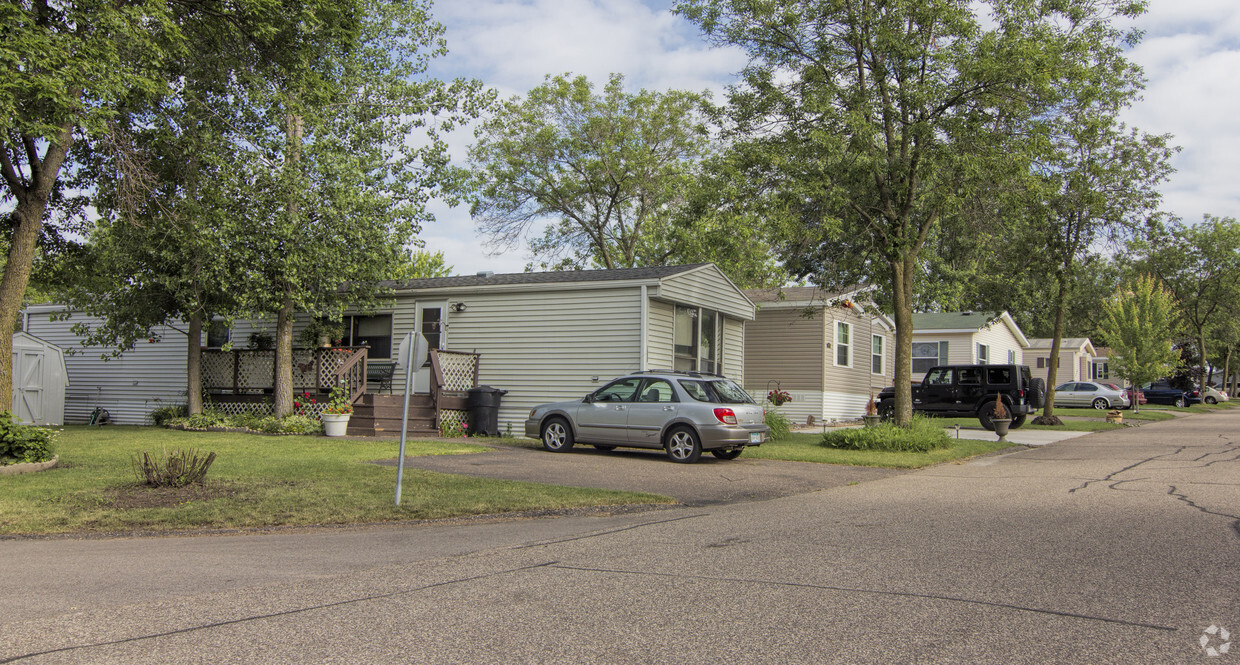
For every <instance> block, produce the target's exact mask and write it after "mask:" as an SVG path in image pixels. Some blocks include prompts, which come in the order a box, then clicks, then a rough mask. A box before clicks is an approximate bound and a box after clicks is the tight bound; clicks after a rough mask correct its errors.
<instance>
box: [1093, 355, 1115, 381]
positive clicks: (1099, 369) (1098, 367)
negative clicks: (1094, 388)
mask: <svg viewBox="0 0 1240 665" xmlns="http://www.w3.org/2000/svg"><path fill="white" fill-rule="evenodd" d="M1089 378H1091V379H1093V380H1095V381H1105V380H1107V379H1109V378H1111V368H1110V367H1109V366H1108V365H1107V363H1106V361H1098V360H1095V361H1094V363H1093V364H1092V365H1091V366H1090V368H1089Z"/></svg>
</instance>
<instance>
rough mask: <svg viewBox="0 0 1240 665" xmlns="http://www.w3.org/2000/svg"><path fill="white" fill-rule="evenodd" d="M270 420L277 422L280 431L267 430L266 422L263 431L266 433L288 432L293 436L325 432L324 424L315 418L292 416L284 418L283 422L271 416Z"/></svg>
mask: <svg viewBox="0 0 1240 665" xmlns="http://www.w3.org/2000/svg"><path fill="white" fill-rule="evenodd" d="M268 420H274V421H276V425H275V426H277V427H278V429H275V430H270V429H267V426H268V425H267V421H266V420H264V427H263V430H262V431H264V432H271V431H276V432H288V433H292V434H317V433H319V432H321V431H323V423H320V422H319V421H318V419H317V418H314V417H313V416H301V415H297V414H290V415H287V416H284V419H283V420H277V419H276V417H275V416H271V417H270V418H269V419H268Z"/></svg>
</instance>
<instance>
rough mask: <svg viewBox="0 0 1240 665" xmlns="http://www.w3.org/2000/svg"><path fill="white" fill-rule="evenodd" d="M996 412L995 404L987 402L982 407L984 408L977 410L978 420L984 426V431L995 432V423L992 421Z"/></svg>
mask: <svg viewBox="0 0 1240 665" xmlns="http://www.w3.org/2000/svg"><path fill="white" fill-rule="evenodd" d="M994 412H995V403H994V402H986V403H985V404H983V405H982V408H980V409H978V410H977V420H978V422H980V423H981V424H982V428H983V429H987V430H990V431H991V432H993V431H995V421H993V420H991V419H990V417H991V416H992V415H993V414H994Z"/></svg>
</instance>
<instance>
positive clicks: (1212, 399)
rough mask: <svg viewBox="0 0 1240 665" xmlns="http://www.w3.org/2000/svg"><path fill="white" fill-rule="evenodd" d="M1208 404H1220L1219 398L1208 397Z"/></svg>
mask: <svg viewBox="0 0 1240 665" xmlns="http://www.w3.org/2000/svg"><path fill="white" fill-rule="evenodd" d="M1206 404H1218V400H1217V399H1214V398H1213V397H1207V398H1206Z"/></svg>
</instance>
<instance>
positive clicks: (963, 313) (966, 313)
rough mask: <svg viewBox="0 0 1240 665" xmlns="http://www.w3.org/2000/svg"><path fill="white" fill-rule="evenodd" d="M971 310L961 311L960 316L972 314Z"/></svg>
mask: <svg viewBox="0 0 1240 665" xmlns="http://www.w3.org/2000/svg"><path fill="white" fill-rule="evenodd" d="M972 315H973V312H961V313H960V316H972Z"/></svg>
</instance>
